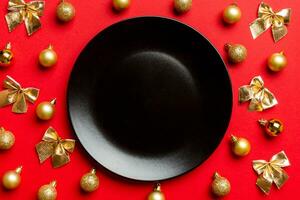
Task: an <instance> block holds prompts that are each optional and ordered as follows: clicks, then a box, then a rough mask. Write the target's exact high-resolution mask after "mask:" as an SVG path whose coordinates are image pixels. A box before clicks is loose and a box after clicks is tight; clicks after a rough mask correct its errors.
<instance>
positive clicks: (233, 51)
mask: <svg viewBox="0 0 300 200" xmlns="http://www.w3.org/2000/svg"><path fill="white" fill-rule="evenodd" d="M225 49H226V51H227V53H228V58H229V61H230V62H232V63H240V62H243V61H244V60H245V59H246V58H247V49H246V47H245V46H243V45H241V44H226V45H225Z"/></svg>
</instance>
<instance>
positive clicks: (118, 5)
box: [113, 0, 130, 11]
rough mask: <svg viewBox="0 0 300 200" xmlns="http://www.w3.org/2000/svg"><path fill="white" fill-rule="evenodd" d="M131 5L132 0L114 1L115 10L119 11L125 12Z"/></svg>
mask: <svg viewBox="0 0 300 200" xmlns="http://www.w3.org/2000/svg"><path fill="white" fill-rule="evenodd" d="M129 5H130V0H113V6H114V9H116V10H117V11H121V10H124V9H126V8H128V7H129Z"/></svg>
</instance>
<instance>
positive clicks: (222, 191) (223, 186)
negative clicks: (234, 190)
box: [211, 172, 231, 197]
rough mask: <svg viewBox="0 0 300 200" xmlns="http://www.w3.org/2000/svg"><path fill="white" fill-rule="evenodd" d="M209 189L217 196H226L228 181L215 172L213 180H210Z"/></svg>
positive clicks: (228, 190) (228, 186)
mask: <svg viewBox="0 0 300 200" xmlns="http://www.w3.org/2000/svg"><path fill="white" fill-rule="evenodd" d="M211 189H212V192H213V194H214V195H216V196H218V197H223V196H226V195H227V194H229V192H230V189H231V186H230V182H229V181H228V180H227V179H226V178H224V177H221V176H220V175H219V174H218V173H217V172H216V173H215V174H214V181H213V182H212V185H211Z"/></svg>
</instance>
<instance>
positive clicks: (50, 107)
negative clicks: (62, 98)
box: [35, 99, 56, 120]
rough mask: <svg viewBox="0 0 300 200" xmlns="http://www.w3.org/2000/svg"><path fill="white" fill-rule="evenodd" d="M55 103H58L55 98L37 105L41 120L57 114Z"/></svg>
mask: <svg viewBox="0 0 300 200" xmlns="http://www.w3.org/2000/svg"><path fill="white" fill-rule="evenodd" d="M55 104H56V99H53V100H52V101H50V102H49V101H44V102H41V103H40V104H39V105H38V106H37V107H36V110H35V112H36V115H37V117H38V118H39V119H41V120H49V119H52V117H53V116H54V114H55Z"/></svg>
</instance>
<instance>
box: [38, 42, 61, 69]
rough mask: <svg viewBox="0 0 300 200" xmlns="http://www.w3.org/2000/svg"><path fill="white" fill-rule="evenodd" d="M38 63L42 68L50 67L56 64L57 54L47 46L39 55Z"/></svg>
mask: <svg viewBox="0 0 300 200" xmlns="http://www.w3.org/2000/svg"><path fill="white" fill-rule="evenodd" d="M39 62H40V64H41V66H43V67H52V66H54V65H55V64H56V63H57V54H56V52H55V51H54V50H53V46H52V45H49V47H48V48H47V49H44V50H43V51H41V53H40V55H39Z"/></svg>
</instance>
